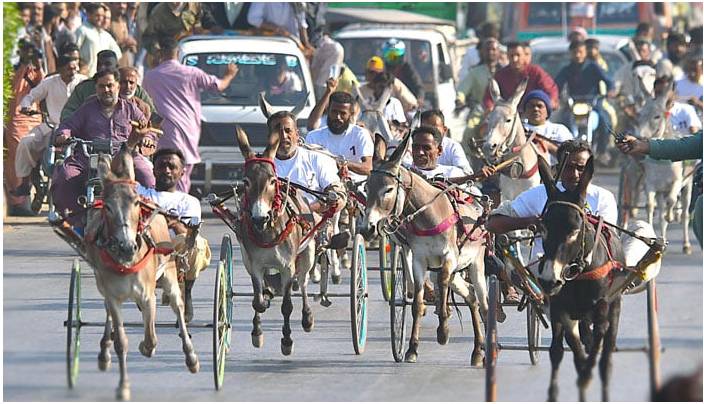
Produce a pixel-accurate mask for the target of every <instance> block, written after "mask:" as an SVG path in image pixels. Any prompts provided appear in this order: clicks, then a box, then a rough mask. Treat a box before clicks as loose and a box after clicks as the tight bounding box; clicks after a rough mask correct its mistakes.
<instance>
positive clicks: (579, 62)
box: [555, 41, 615, 155]
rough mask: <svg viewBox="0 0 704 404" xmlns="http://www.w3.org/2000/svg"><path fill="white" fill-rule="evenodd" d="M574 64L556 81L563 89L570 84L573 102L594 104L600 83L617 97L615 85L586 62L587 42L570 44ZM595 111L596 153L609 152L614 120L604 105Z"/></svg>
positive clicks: (562, 71)
mask: <svg viewBox="0 0 704 404" xmlns="http://www.w3.org/2000/svg"><path fill="white" fill-rule="evenodd" d="M569 49H570V53H571V56H572V62H571V63H570V64H569V65H567V66H565V67H563V68H562V70H560V73H558V75H557V77H556V78H555V83H556V84H557V86H558V87H559V88H560V93H562V89H563V87H564V86H565V84H567V88H568V91H567V92H568V94H569V95H570V97H572V98H574V99H582V100H584V99H587V100H593V99H594V98H595V97H597V96H599V95H601V94H600V93H599V83H600V82H604V84H605V85H606V91H607V94H608V96H609V97H613V96H615V92H614V83H613V81H612V80H611V78H610V77H608V76H607V74H606V72H604V70H603V69H602V68H601V67H599V65H597V64H596V63H594V62H593V61H591V60H589V59H587V46H586V44H585V42H584V41H575V42H572V43H571V44H570V48H569ZM594 111H595V112H596V113H597V114H598V115H599V127H598V128H597V130H596V131H595V136H594V137H595V139H594V141H595V142H596V144H597V145H596V146H597V147H596V153H597V154H598V155H601V154H604V153H605V152H606V147H607V146H608V144H609V131H608V128H611V127H612V124H611V118H610V117H609V114H608V113H607V112H606V110H605V109H604V107H603V105H602V103H601V102H599V103H597V104H596V105H595V106H594Z"/></svg>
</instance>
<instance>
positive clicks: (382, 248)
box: [379, 234, 393, 302]
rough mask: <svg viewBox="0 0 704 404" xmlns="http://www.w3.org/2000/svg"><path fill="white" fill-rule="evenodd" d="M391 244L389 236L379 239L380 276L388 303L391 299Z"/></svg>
mask: <svg viewBox="0 0 704 404" xmlns="http://www.w3.org/2000/svg"><path fill="white" fill-rule="evenodd" d="M391 260H392V255H391V242H390V241H389V236H387V235H385V234H384V235H382V236H381V237H379V275H380V276H381V293H382V295H383V296H384V300H386V301H387V302H388V301H389V300H390V299H391V288H392V287H393V284H392V283H391Z"/></svg>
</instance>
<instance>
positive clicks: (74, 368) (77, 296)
mask: <svg viewBox="0 0 704 404" xmlns="http://www.w3.org/2000/svg"><path fill="white" fill-rule="evenodd" d="M64 326H66V376H67V378H68V387H69V388H73V386H75V385H76V380H77V379H78V364H79V355H80V352H81V264H80V263H79V262H78V259H75V260H73V267H72V269H71V284H70V286H69V290H68V318H67V320H66V323H64Z"/></svg>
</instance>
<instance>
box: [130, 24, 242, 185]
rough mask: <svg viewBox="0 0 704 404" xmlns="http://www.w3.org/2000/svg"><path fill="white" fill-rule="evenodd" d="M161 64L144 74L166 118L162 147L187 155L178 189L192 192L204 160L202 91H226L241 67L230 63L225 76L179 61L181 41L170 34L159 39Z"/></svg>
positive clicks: (146, 82)
mask: <svg viewBox="0 0 704 404" xmlns="http://www.w3.org/2000/svg"><path fill="white" fill-rule="evenodd" d="M159 48H160V49H159V55H160V57H161V63H160V64H159V65H158V66H157V67H155V68H154V69H152V70H149V71H148V72H147V73H146V75H145V77H144V88H145V90H147V92H149V94H151V96H152V97H154V103H155V105H156V106H157V110H158V111H159V114H160V115H161V116H162V117H163V118H164V122H163V124H162V127H161V128H162V130H163V131H164V135H163V136H162V138H161V139H160V140H159V145H158V146H159V148H175V149H177V150H181V152H183V154H184V156H185V166H184V170H185V172H184V175H183V177H182V178H181V181H179V185H178V189H179V190H180V191H183V192H188V191H189V188H190V185H191V180H190V176H191V172H192V171H193V166H194V165H195V164H196V163H198V162H200V154H199V153H198V141H199V140H200V119H201V105H200V93H201V91H206V90H211V91H225V89H227V87H229V86H230V82H232V79H234V78H235V76H236V75H237V71H238V69H237V66H236V65H234V64H229V65H228V66H227V71H226V73H225V75H224V76H223V77H222V79H218V78H217V77H215V76H213V75H209V74H207V73H205V72H203V71H202V70H201V69H199V68H197V67H192V66H184V65H182V64H181V63H179V61H178V60H177V55H178V43H177V42H176V39H175V38H173V37H170V36H166V37H163V38H161V40H160V41H159Z"/></svg>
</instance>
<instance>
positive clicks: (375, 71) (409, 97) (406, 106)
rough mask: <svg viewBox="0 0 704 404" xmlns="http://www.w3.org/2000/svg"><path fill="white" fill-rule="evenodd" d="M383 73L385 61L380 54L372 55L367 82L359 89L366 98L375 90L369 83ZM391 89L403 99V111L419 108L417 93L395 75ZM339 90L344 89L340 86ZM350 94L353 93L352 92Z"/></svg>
mask: <svg viewBox="0 0 704 404" xmlns="http://www.w3.org/2000/svg"><path fill="white" fill-rule="evenodd" d="M383 73H384V61H383V60H382V59H381V58H380V57H379V56H373V57H371V58H370V59H369V60H368V61H367V68H366V69H365V71H364V75H365V79H366V81H367V84H365V85H363V86H362V87H360V89H359V90H360V91H361V92H362V96H363V97H364V98H369V97H370V95H371V93H372V92H373V90H372V88H371V86H370V85H368V84H369V83H371V82H372V81H374V78H375V77H377V76H379V75H381V74H383ZM391 89H392V90H391V96H393V97H395V98H397V99H398V100H399V101H401V105H402V106H403V111H404V112H405V113H408V112H409V111H411V110H414V109H416V108H418V100H417V99H416V97H415V95H413V93H412V92H411V90H409V89H408V87H406V85H405V84H403V82H402V81H401V80H399V79H397V78H396V77H394V80H393V86H392V87H391ZM338 91H344V90H343V89H342V88H340V87H339V86H338ZM350 94H352V93H351V92H350Z"/></svg>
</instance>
